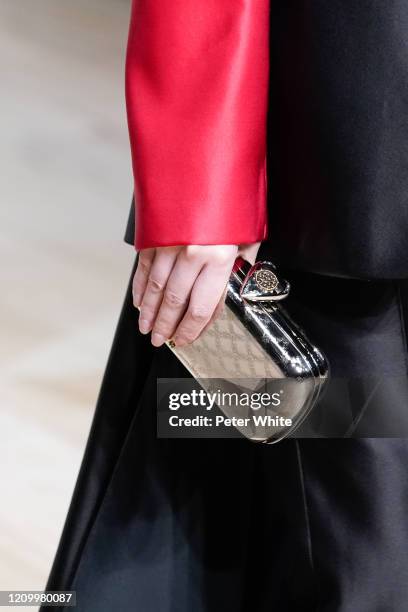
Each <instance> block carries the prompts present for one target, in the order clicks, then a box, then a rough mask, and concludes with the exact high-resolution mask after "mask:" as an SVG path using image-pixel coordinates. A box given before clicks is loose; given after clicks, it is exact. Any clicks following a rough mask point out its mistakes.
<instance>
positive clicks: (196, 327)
mask: <svg viewBox="0 0 408 612" xmlns="http://www.w3.org/2000/svg"><path fill="white" fill-rule="evenodd" d="M230 272H231V270H230V267H225V266H224V267H218V268H217V267H214V266H210V265H207V266H205V267H204V268H203V269H202V271H201V272H200V274H199V276H198V277H197V280H196V282H195V284H194V287H193V289H192V291H191V295H190V301H189V305H188V309H187V311H186V313H185V315H184V317H183V319H182V320H181V322H180V324H179V325H178V327H177V329H176V332H175V334H174V343H175V344H176V346H184V345H185V344H189V343H190V342H193V341H194V340H195V339H196V338H197V337H198V336H199V334H200V333H201V332H202V331H203V329H204V328H205V327H206V325H207V324H208V323H209V321H210V320H211V317H212V316H213V314H214V311H215V310H216V308H217V305H218V303H219V301H220V299H221V297H222V296H223V293H224V290H225V287H226V284H227V282H228V279H229V275H230Z"/></svg>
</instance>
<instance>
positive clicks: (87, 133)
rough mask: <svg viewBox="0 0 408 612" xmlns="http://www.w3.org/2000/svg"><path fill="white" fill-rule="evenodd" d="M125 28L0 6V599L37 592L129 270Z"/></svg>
mask: <svg viewBox="0 0 408 612" xmlns="http://www.w3.org/2000/svg"><path fill="white" fill-rule="evenodd" d="M128 16H129V2H128V0H86V1H83V0H69V2H62V1H60V0H36V1H35V2H33V1H32V0H18V2H16V0H0V73H1V96H0V133H1V139H0V167H1V181H0V259H1V266H0V288H1V298H0V322H1V344H0V431H1V445H0V478H1V504H0V589H1V590H5V589H42V588H43V587H44V584H45V581H46V577H47V574H48V571H49V568H50V564H51V561H52V558H53V555H54V552H55V548H56V545H57V541H58V538H59V535H60V531H61V528H62V524H63V520H64V517H65V513H66V510H67V506H68V503H69V499H70V495H71V493H72V489H73V486H74V482H75V478H76V475H77V471H78V468H79V463H80V460H81V456H82V452H83V448H84V444H85V440H86V437H87V434H88V430H89V425H90V419H91V417H92V411H93V408H94V403H95V398H96V395H97V392H98V387H99V384H100V379H101V376H102V372H103V368H104V365H105V362H106V359H107V355H108V351H109V347H110V343H111V340H112V335H113V332H114V328H115V325H116V321H117V317H118V314H119V310H120V306H121V302H122V298H123V293H124V289H125V287H126V283H127V278H128V275H129V271H130V267H131V263H132V260H133V257H134V252H133V249H132V248H131V247H129V246H126V245H124V244H123V242H122V237H123V232H124V226H125V220H126V217H127V212H128V207H129V203H130V197H131V191H132V181H131V167H130V160H129V147H128V137H127V128H126V122H125V110H124V93H123V89H124V87H123V62H124V52H125V44H126V34H127V27H128ZM2 609H4V610H6V609H7V608H2ZM19 609H26V608H19ZM27 609H30V610H33V609H34V608H27Z"/></svg>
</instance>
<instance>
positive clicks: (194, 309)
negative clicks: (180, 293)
mask: <svg viewBox="0 0 408 612" xmlns="http://www.w3.org/2000/svg"><path fill="white" fill-rule="evenodd" d="M210 316H211V312H209V310H208V308H206V307H204V306H194V305H193V306H191V308H190V309H189V317H190V319H191V320H192V321H194V323H205V321H208V319H209V318H210Z"/></svg>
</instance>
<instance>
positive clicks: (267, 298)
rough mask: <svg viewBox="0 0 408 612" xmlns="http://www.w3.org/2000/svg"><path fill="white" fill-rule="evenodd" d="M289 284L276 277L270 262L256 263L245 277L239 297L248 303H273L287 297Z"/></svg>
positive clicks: (275, 271) (273, 266)
mask: <svg viewBox="0 0 408 612" xmlns="http://www.w3.org/2000/svg"><path fill="white" fill-rule="evenodd" d="M289 291H290V284H289V282H288V281H287V280H282V279H280V278H279V277H278V275H277V270H276V266H275V265H274V264H273V263H272V262H270V261H257V262H256V264H255V265H253V266H252V267H251V269H250V270H249V272H248V274H247V275H246V277H245V279H244V281H243V283H242V286H241V290H240V295H241V297H242V298H243V299H244V300H248V301H249V302H275V301H278V300H283V299H285V298H286V297H287V296H288V295H289Z"/></svg>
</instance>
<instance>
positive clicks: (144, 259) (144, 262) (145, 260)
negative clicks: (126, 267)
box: [138, 252, 152, 272]
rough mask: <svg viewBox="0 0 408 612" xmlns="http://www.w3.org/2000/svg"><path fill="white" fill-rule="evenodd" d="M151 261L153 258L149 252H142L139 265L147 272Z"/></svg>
mask: <svg viewBox="0 0 408 612" xmlns="http://www.w3.org/2000/svg"><path fill="white" fill-rule="evenodd" d="M151 262H152V260H151V258H150V257H149V256H148V255H147V254H143V253H142V252H141V253H140V254H139V262H138V267H139V268H140V269H141V270H142V271H143V272H147V271H148V270H149V268H150V265H151Z"/></svg>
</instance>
